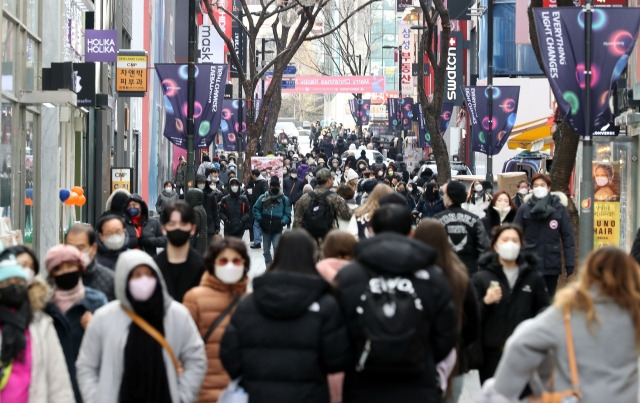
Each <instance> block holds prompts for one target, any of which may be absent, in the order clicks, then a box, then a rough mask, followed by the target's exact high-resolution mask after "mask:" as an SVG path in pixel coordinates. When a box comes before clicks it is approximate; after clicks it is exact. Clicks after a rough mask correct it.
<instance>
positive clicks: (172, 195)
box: [156, 189, 178, 214]
mask: <svg viewBox="0 0 640 403" xmlns="http://www.w3.org/2000/svg"><path fill="white" fill-rule="evenodd" d="M177 201H178V193H177V192H176V190H175V189H171V191H169V192H167V191H166V190H165V189H162V192H160V194H159V195H158V200H157V201H156V212H157V213H158V214H162V210H163V209H164V208H165V207H166V206H167V205H168V204H169V203H173V202H177Z"/></svg>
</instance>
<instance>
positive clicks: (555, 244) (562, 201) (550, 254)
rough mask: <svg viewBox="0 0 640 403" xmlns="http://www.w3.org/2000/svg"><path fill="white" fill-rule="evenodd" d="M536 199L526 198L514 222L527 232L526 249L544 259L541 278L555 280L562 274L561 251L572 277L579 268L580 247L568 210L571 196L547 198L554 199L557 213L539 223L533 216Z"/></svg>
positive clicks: (551, 196)
mask: <svg viewBox="0 0 640 403" xmlns="http://www.w3.org/2000/svg"><path fill="white" fill-rule="evenodd" d="M532 197H533V195H532V194H528V195H526V196H525V198H524V201H525V202H524V204H523V205H522V206H520V208H519V209H518V212H517V213H516V217H515V218H514V219H513V223H514V224H518V225H519V226H521V227H522V228H523V229H524V241H525V249H526V250H527V251H530V252H532V253H534V254H535V255H536V256H538V257H539V258H540V259H539V261H538V272H539V273H540V274H542V275H555V276H557V275H560V274H561V273H562V258H561V256H562V255H561V253H560V252H561V248H562V249H564V265H565V268H566V269H567V276H569V275H571V274H572V273H573V269H574V267H575V265H576V261H575V259H576V258H575V255H576V247H575V239H574V235H573V225H572V224H571V218H570V217H569V212H568V211H567V208H566V206H567V204H568V199H567V196H566V195H565V194H564V193H562V192H552V193H551V194H549V195H548V196H547V197H550V198H551V207H553V209H554V210H555V211H554V212H553V214H551V215H550V216H549V217H547V218H546V219H543V220H541V221H536V220H535V219H533V217H532V216H531V209H532V206H531V204H532V203H533V202H534V200H533V198H532ZM560 241H562V243H560Z"/></svg>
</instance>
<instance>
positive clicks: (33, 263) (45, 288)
mask: <svg viewBox="0 0 640 403" xmlns="http://www.w3.org/2000/svg"><path fill="white" fill-rule="evenodd" d="M7 250H8V251H10V252H11V254H13V255H14V256H15V259H16V262H18V264H19V265H20V266H21V267H22V269H23V270H24V272H25V276H26V277H27V290H28V293H29V303H30V304H31V309H32V310H34V311H44V308H45V307H46V306H47V303H48V302H49V298H50V294H51V287H49V284H48V283H47V281H46V280H45V279H44V278H43V277H42V276H41V275H40V263H39V262H38V258H37V257H36V254H35V253H33V251H32V250H31V249H29V248H27V247H26V246H24V245H16V246H12V247H10V248H7Z"/></svg>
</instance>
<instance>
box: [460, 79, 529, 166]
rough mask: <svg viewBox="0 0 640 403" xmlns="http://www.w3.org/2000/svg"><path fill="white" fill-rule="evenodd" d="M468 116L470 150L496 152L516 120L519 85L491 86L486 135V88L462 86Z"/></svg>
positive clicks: (487, 96) (487, 101) (487, 91)
mask: <svg viewBox="0 0 640 403" xmlns="http://www.w3.org/2000/svg"><path fill="white" fill-rule="evenodd" d="M462 92H463V95H464V98H465V102H466V104H467V111H468V112H469V119H471V139H472V143H471V144H472V145H471V149H472V150H473V151H478V152H481V153H483V154H487V155H489V153H491V155H496V154H498V153H499V152H500V150H502V147H503V146H504V145H505V143H506V142H507V140H508V139H509V134H510V133H511V130H512V129H513V125H514V124H515V123H516V112H517V110H518V97H519V95H520V87H508V86H500V87H496V86H494V87H493V108H492V110H493V118H492V120H493V122H492V124H491V137H490V138H489V88H488V87H485V86H477V87H467V86H464V87H462Z"/></svg>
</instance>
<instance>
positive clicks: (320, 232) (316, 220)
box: [302, 191, 335, 238]
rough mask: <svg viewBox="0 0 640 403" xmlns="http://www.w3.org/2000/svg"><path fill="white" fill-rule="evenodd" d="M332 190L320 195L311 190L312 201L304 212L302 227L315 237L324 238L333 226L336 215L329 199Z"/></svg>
mask: <svg viewBox="0 0 640 403" xmlns="http://www.w3.org/2000/svg"><path fill="white" fill-rule="evenodd" d="M330 193H331V192H325V193H323V194H322V195H320V196H318V195H317V194H316V192H314V191H311V192H309V197H311V202H310V203H309V207H307V210H306V211H305V212H304V217H303V218H302V228H304V229H306V230H307V231H308V232H309V233H310V234H311V235H312V236H313V237H314V238H324V236H325V235H327V232H329V230H330V229H331V227H332V226H333V221H335V217H334V215H333V212H332V211H331V206H330V205H329V201H328V200H327V196H329V194H330Z"/></svg>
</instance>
